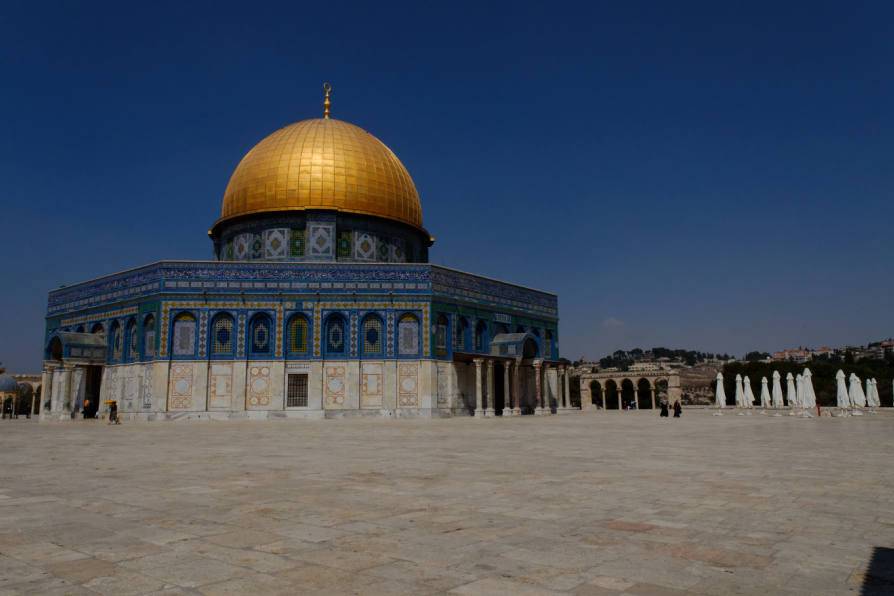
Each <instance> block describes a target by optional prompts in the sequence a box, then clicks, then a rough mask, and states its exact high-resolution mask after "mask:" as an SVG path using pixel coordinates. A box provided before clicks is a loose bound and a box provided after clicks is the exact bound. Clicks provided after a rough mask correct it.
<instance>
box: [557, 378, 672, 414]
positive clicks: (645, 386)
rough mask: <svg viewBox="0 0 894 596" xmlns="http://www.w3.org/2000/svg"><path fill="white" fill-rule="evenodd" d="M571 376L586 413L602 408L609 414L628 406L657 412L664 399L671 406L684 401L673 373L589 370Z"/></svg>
mask: <svg viewBox="0 0 894 596" xmlns="http://www.w3.org/2000/svg"><path fill="white" fill-rule="evenodd" d="M571 374H572V375H573V376H576V377H577V380H578V387H579V390H580V394H581V409H583V410H588V409H596V408H598V407H600V405H601V404H604V406H603V408H604V409H606V410H621V409H624V408H625V406H626V404H630V405H631V406H632V407H635V408H636V409H654V408H655V407H656V404H657V402H658V399H660V397H662V396H663V397H666V398H667V400H668V401H669V402H670V403H671V404H673V403H674V401H676V400H679V399H680V398H681V397H682V393H681V389H680V374H679V373H678V372H677V371H676V370H673V369H657V370H645V371H643V370H633V371H629V372H626V371H617V370H606V371H600V372H591V371H589V370H587V371H586V372H576V371H575V372H572V373H571ZM597 388H598V389H597ZM584 396H589V397H588V398H584Z"/></svg>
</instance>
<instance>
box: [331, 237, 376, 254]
mask: <svg viewBox="0 0 894 596" xmlns="http://www.w3.org/2000/svg"><path fill="white" fill-rule="evenodd" d="M339 256H341V255H339ZM348 256H350V255H348ZM354 258H355V259H358V260H361V261H372V260H375V258H376V238H375V236H373V235H372V234H370V233H368V232H354Z"/></svg>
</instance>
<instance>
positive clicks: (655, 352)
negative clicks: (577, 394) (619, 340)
mask: <svg viewBox="0 0 894 596" xmlns="http://www.w3.org/2000/svg"><path fill="white" fill-rule="evenodd" d="M659 358H668V359H670V360H676V361H679V362H683V363H685V364H686V365H688V366H694V365H696V364H698V363H699V362H705V361H706V360H713V359H715V358H717V359H721V360H729V359H730V355H729V354H712V353H709V352H699V351H696V350H671V349H669V348H651V349H649V350H643V349H642V348H633V349H632V350H616V351H615V352H613V353H612V354H611V355H610V356H606V357H605V358H602V359H600V360H599V367H600V368H619V369H621V370H626V369H627V368H628V367H629V366H630V365H631V364H633V363H634V362H640V361H642V360H658V359H659Z"/></svg>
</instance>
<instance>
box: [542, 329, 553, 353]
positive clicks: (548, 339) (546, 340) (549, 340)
mask: <svg viewBox="0 0 894 596" xmlns="http://www.w3.org/2000/svg"><path fill="white" fill-rule="evenodd" d="M543 356H544V357H545V358H552V357H553V332H552V331H550V330H549V329H547V330H546V332H544V334H543Z"/></svg>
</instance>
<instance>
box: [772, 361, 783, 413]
mask: <svg viewBox="0 0 894 596" xmlns="http://www.w3.org/2000/svg"><path fill="white" fill-rule="evenodd" d="M779 378H780V374H779V371H778V370H774V371H773V407H774V408H781V407H782V406H784V405H785V402H783V401H782V384H781V383H780V382H779Z"/></svg>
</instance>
